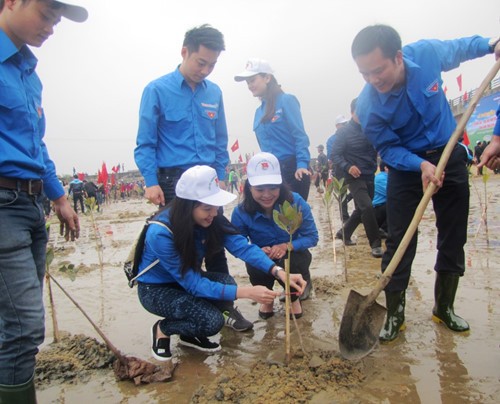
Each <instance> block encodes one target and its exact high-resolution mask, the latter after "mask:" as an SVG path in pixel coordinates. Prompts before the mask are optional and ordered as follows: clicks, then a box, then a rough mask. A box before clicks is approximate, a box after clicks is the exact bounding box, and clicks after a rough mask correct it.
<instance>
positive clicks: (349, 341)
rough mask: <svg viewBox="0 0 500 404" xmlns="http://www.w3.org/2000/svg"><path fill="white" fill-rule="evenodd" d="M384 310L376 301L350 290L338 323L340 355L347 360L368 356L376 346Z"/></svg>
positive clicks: (382, 323)
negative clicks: (370, 300)
mask: <svg viewBox="0 0 500 404" xmlns="http://www.w3.org/2000/svg"><path fill="white" fill-rule="evenodd" d="M386 311H387V310H386V309H385V307H384V306H381V305H380V304H378V303H377V302H376V301H373V302H369V301H368V299H367V297H366V296H363V295H361V294H359V293H358V292H356V291H354V290H351V292H350V293H349V296H348V298H347V303H346V305H345V308H344V314H343V316H342V321H341V323H340V330H339V347H340V354H341V355H342V356H343V357H344V358H345V359H349V360H358V359H361V358H363V357H365V356H366V355H368V354H369V353H370V352H371V351H373V349H374V348H375V347H376V346H377V343H378V338H379V334H380V330H381V329H382V327H383V325H384V318H385V313H386Z"/></svg>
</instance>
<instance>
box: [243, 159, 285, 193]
mask: <svg viewBox="0 0 500 404" xmlns="http://www.w3.org/2000/svg"><path fill="white" fill-rule="evenodd" d="M247 176H248V182H249V183H250V185H252V186H257V185H271V184H281V183H282V182H283V180H282V178H281V168H280V163H279V161H278V159H277V158H276V157H275V156H274V154H271V153H257V154H256V155H255V156H253V157H252V158H251V159H250V160H249V161H248V165H247Z"/></svg>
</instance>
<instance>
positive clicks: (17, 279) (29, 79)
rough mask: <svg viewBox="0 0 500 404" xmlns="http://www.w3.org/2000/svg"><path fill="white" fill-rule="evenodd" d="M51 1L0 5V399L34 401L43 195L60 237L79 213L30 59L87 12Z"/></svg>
mask: <svg viewBox="0 0 500 404" xmlns="http://www.w3.org/2000/svg"><path fill="white" fill-rule="evenodd" d="M67 3H69V2H66V1H65V2H58V1H53V0H0V150H1V153H0V329H1V332H0V402H1V403H35V402H36V398H35V388H34V383H33V376H34V370H35V355H36V354H37V352H38V346H39V345H40V344H41V343H42V342H43V339H44V334H45V328H44V308H43V294H42V288H43V280H44V274H45V249H46V245H47V232H46V230H45V216H44V212H43V207H42V201H43V195H42V191H43V192H44V193H45V194H46V195H47V196H48V197H49V198H50V199H51V200H52V201H53V202H54V208H55V212H56V214H57V216H58V217H59V220H60V221H61V232H64V233H65V237H66V239H69V237H70V236H71V239H72V240H74V239H75V237H78V234H79V230H80V227H79V223H78V216H77V215H76V213H75V212H74V211H73V209H72V208H71V205H70V203H69V202H68V200H67V199H66V195H65V192H64V189H63V187H62V185H61V184H60V183H59V180H58V178H57V176H56V172H55V166H54V163H53V162H52V160H51V159H50V158H49V155H48V152H47V148H46V146H45V143H44V142H43V136H44V131H45V116H44V113H43V108H42V103H41V101H42V84H41V82H40V79H39V78H38V76H37V74H36V72H35V67H36V63H37V59H36V58H35V56H34V55H33V53H32V52H31V51H30V50H29V48H28V46H27V45H29V46H34V47H40V46H41V45H42V44H43V43H44V42H45V40H46V39H47V38H48V37H49V36H51V35H52V34H53V32H54V26H55V25H56V24H57V23H58V22H59V21H60V20H61V17H66V18H68V19H70V20H73V21H77V22H83V21H85V20H86V19H87V11H86V10H85V9H84V8H82V7H79V6H75V5H70V4H67Z"/></svg>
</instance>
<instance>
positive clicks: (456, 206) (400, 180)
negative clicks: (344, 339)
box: [351, 25, 500, 342]
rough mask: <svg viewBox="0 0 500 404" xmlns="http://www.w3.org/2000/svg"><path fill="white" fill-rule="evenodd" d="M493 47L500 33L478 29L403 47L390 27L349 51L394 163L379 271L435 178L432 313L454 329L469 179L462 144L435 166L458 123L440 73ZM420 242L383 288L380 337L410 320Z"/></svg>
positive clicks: (375, 29)
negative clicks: (488, 34) (492, 35)
mask: <svg viewBox="0 0 500 404" xmlns="http://www.w3.org/2000/svg"><path fill="white" fill-rule="evenodd" d="M494 50H495V51H496V52H497V53H498V54H500V45H498V39H494V40H488V39H487V38H482V37H479V36H474V37H470V38H460V39H456V40H450V41H438V40H421V41H418V42H416V43H412V44H410V45H407V46H405V47H404V48H402V47H401V38H400V37H399V34H398V33H397V32H396V31H395V30H394V29H393V28H392V27H389V26H385V25H374V26H369V27H366V28H364V29H363V30H361V31H360V32H359V33H358V34H357V35H356V37H355V39H354V41H353V43H352V48H351V51H352V56H353V58H354V60H355V62H356V64H357V66H358V69H359V72H360V73H361V74H362V75H363V78H364V79H365V81H366V82H367V84H366V85H365V87H364V89H363V91H362V92H361V94H360V96H359V100H358V108H357V111H358V115H359V118H360V122H361V125H362V127H363V131H364V133H365V135H366V136H367V137H368V139H369V140H370V141H371V142H372V144H373V145H374V146H375V148H376V149H377V151H378V152H379V154H380V156H381V158H382V159H383V160H384V161H385V162H386V163H387V164H388V166H389V167H390V170H389V181H388V185H387V214H388V225H389V237H388V239H387V243H386V246H387V250H386V253H385V254H384V256H383V258H382V271H384V270H385V268H386V267H387V265H388V264H389V262H390V261H391V259H392V257H393V255H394V253H395V251H396V249H397V247H398V245H399V243H400V242H401V239H402V238H403V235H404V233H405V232H406V230H407V228H408V226H409V223H410V222H411V219H412V217H413V215H414V212H415V210H416V207H417V205H418V203H419V202H420V200H421V198H422V194H423V189H424V190H425V188H426V187H427V186H428V184H429V182H430V181H432V182H433V183H434V184H435V185H436V186H437V187H438V188H439V190H438V191H437V192H436V193H435V195H434V196H433V198H432V199H433V207H434V211H435V214H436V226H437V229H438V243H437V248H438V254H437V260H436V264H435V266H434V270H435V271H436V284H435V293H434V295H435V305H434V308H433V310H432V313H433V320H434V321H436V322H442V323H444V324H445V325H446V326H447V327H448V328H449V329H451V330H453V331H457V332H463V331H467V330H469V324H468V323H467V322H466V321H465V320H464V319H462V318H461V317H459V316H457V315H456V314H455V313H454V310H453V303H454V299H455V293H456V290H457V287H458V280H459V278H460V277H461V276H462V275H463V274H464V271H465V262H464V261H465V254H464V248H463V247H464V245H465V242H466V239H467V218H468V211H469V184H468V173H467V169H466V164H467V161H466V157H465V154H464V153H463V150H462V149H461V147H460V146H459V145H457V146H456V147H455V149H454V151H453V153H452V154H451V156H450V159H449V162H448V164H447V166H446V168H445V173H446V174H445V175H443V176H442V178H436V177H435V175H434V174H435V170H436V165H437V163H438V161H439V158H440V156H441V153H442V151H443V149H444V147H445V145H446V143H447V142H448V139H449V138H450V136H451V134H452V133H453V131H454V129H455V126H456V123H455V119H454V117H453V114H452V112H451V110H450V107H449V105H448V102H447V99H446V96H445V94H444V92H443V90H442V88H441V84H442V79H441V72H442V71H447V70H451V69H454V68H456V67H458V66H459V65H460V63H461V62H464V61H466V60H469V59H474V58H478V57H481V56H484V55H486V54H488V53H492V52H493V51H494ZM416 248H417V235H416V234H415V236H414V237H413V239H412V240H411V242H410V244H409V246H408V248H407V250H406V253H405V254H404V256H403V258H402V260H401V262H400V264H399V265H398V267H397V268H396V271H395V272H394V275H393V276H392V279H391V281H390V282H389V284H388V285H387V287H386V289H385V295H386V304H387V320H386V323H385V325H384V328H383V330H382V332H381V334H380V339H381V341H383V342H388V341H392V340H394V339H396V338H397V337H398V334H399V331H400V330H403V329H404V327H405V317H404V308H405V290H406V288H407V287H408V282H409V278H410V272H411V265H412V262H413V258H414V257H415V252H416Z"/></svg>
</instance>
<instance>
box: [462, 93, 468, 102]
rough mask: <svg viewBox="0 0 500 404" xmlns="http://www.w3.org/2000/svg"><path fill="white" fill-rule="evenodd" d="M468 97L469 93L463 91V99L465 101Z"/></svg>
mask: <svg viewBox="0 0 500 404" xmlns="http://www.w3.org/2000/svg"><path fill="white" fill-rule="evenodd" d="M468 99H469V93H467V91H466V92H465V93H464V96H463V100H464V101H467V100H468Z"/></svg>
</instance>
